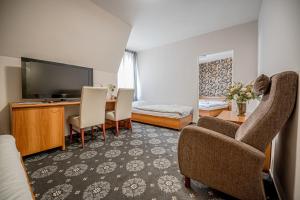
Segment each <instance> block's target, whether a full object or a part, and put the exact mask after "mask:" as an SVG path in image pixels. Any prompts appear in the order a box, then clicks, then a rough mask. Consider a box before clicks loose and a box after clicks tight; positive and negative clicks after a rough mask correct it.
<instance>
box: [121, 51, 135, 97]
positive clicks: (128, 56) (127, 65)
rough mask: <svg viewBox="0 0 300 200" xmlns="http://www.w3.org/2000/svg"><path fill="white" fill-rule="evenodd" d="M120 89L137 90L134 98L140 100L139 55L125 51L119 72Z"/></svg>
mask: <svg viewBox="0 0 300 200" xmlns="http://www.w3.org/2000/svg"><path fill="white" fill-rule="evenodd" d="M118 88H133V89H135V95H134V98H135V100H137V98H138V88H139V81H138V72H137V55H136V53H135V52H132V51H127V50H126V51H125V53H124V56H123V58H122V61H121V64H120V67H119V71H118Z"/></svg>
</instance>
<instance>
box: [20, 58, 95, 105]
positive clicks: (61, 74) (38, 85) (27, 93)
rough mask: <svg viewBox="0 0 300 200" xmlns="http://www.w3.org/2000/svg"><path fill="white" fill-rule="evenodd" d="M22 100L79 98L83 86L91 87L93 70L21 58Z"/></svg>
mask: <svg viewBox="0 0 300 200" xmlns="http://www.w3.org/2000/svg"><path fill="white" fill-rule="evenodd" d="M21 61H22V68H21V69H22V97H23V99H68V98H74V99H76V98H80V95H81V88H82V87H83V86H93V69H91V68H86V67H79V66H74V65H67V64H62V63H55V62H49V61H42V60H36V59H31V58H21Z"/></svg>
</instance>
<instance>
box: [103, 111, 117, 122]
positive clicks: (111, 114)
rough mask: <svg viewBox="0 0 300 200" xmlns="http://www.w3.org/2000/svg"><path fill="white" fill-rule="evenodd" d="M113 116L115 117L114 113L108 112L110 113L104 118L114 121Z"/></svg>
mask: <svg viewBox="0 0 300 200" xmlns="http://www.w3.org/2000/svg"><path fill="white" fill-rule="evenodd" d="M115 116H116V115H115V111H110V112H107V113H106V115H105V118H106V119H109V120H113V121H116V117H115Z"/></svg>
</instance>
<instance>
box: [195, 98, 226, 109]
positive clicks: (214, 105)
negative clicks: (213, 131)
mask: <svg viewBox="0 0 300 200" xmlns="http://www.w3.org/2000/svg"><path fill="white" fill-rule="evenodd" d="M198 106H199V109H200V110H216V109H222V108H228V103H227V102H225V101H217V100H211V101H210V100H203V99H200V100H199V105H198Z"/></svg>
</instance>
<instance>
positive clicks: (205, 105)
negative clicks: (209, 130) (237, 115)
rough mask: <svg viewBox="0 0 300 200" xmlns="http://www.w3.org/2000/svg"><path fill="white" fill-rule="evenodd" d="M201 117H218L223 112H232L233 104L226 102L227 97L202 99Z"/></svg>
mask: <svg viewBox="0 0 300 200" xmlns="http://www.w3.org/2000/svg"><path fill="white" fill-rule="evenodd" d="M198 107H199V117H203V116H211V117H216V116H218V115H219V114H220V113H221V112H222V111H223V110H231V104H230V103H228V102H226V101H225V97H200V98H199V104H198Z"/></svg>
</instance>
